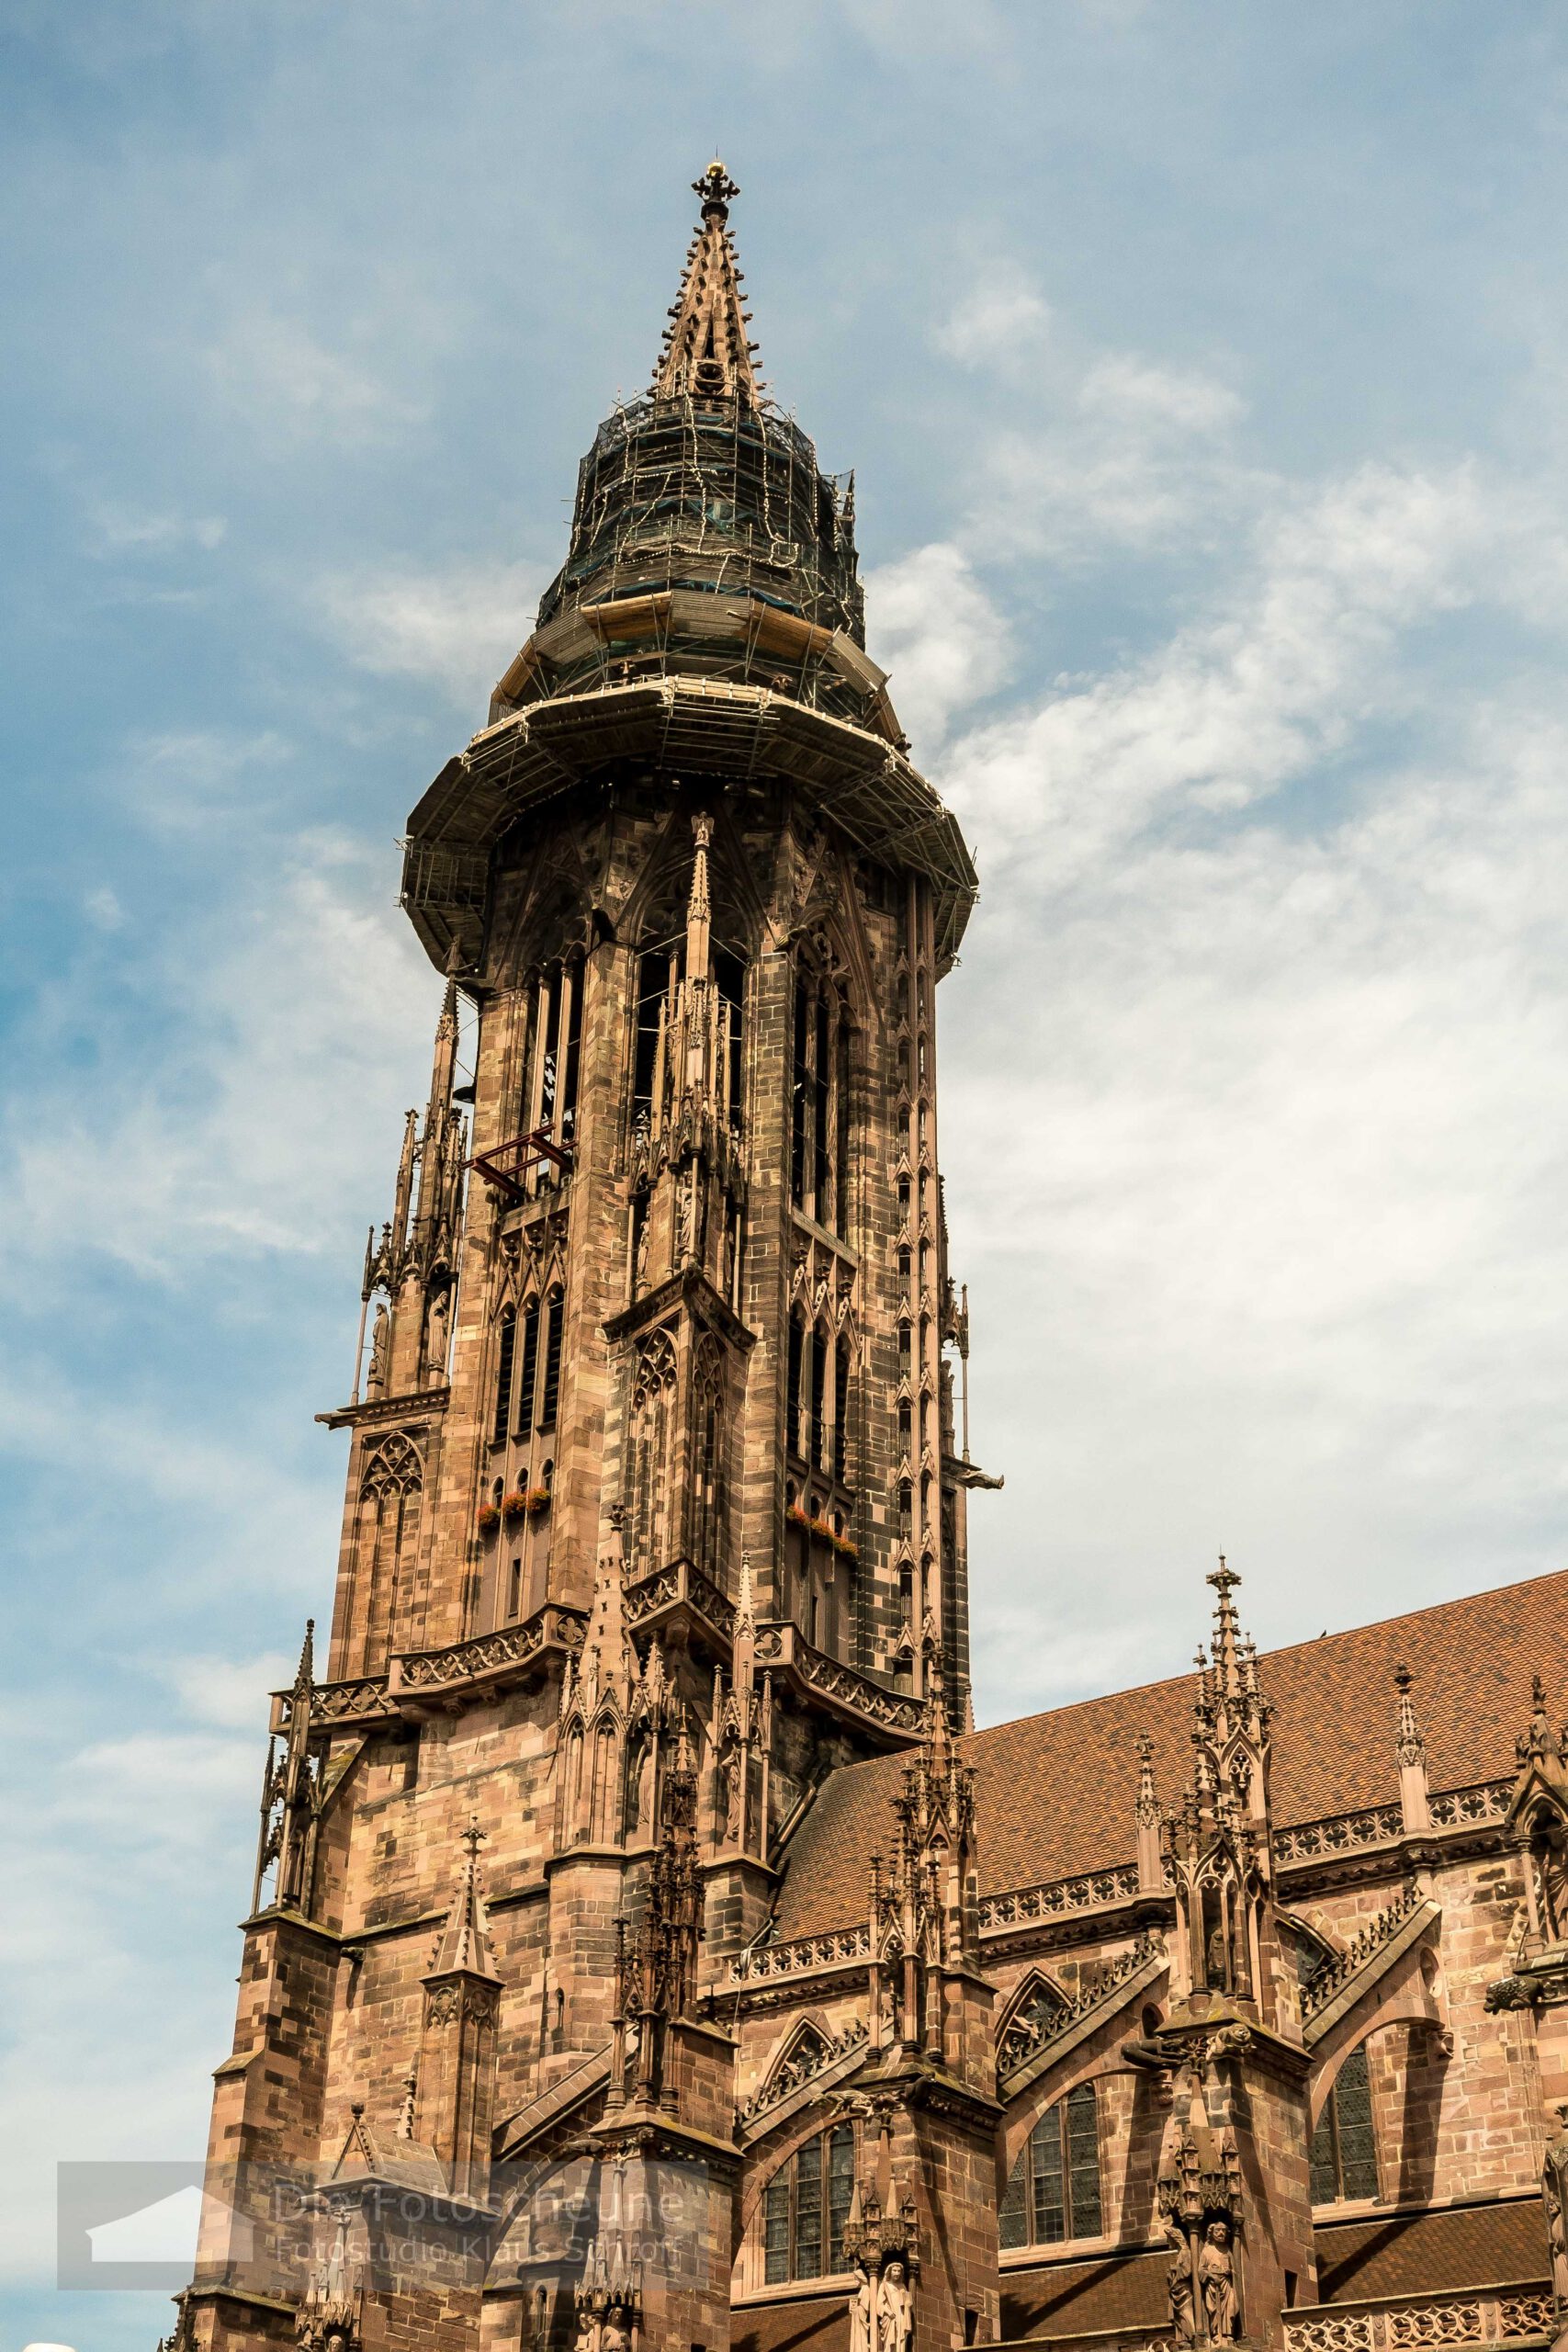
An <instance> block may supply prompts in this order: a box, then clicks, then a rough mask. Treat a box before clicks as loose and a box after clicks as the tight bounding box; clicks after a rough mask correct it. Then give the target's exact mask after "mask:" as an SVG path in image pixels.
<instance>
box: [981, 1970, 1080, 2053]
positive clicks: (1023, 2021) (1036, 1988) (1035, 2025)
mask: <svg viewBox="0 0 1568 2352" xmlns="http://www.w3.org/2000/svg"><path fill="white" fill-rule="evenodd" d="M1067 2007H1068V2002H1067V1999H1066V1995H1065V1994H1063V1993H1060V1992H1058V1991H1057V1989H1056V1987H1055V1985H1052V1984H1049V1983H1048V1982H1047V1981H1046V1979H1045V1978H1044V1977H1043V1976H1037V1977H1035V1978H1034V1980H1033V1982H1032V1984H1030V1985H1027V1986H1026V1987H1025V1989H1024V1991H1023V1993H1022V1995H1021V1997H1020V1998H1019V2000H1018V2001H1017V2003H1016V2004H1015V2006H1014V2007H1013V2010H1012V2013H1011V2015H1010V2017H1009V2018H1008V2019H1007V2021H1006V2023H1005V2024H1004V2025H1003V2027H1002V2030H1001V2033H1000V2035H999V2036H998V2043H997V2071H998V2074H1001V2075H1007V2074H1010V2072H1011V2071H1012V2069H1013V2068H1014V2067H1015V2066H1021V2065H1022V2064H1023V2063H1024V2061H1025V2060H1026V2059H1027V2058H1032V2056H1033V2054H1034V2052H1035V2051H1037V2050H1038V2049H1039V2048H1040V2046H1041V2044H1042V2042H1044V2041H1049V2040H1050V2038H1051V2035H1052V2034H1053V2033H1054V2032H1055V2029H1056V2025H1057V2023H1058V2021H1059V2019H1060V2018H1061V2017H1062V2014H1063V2012H1064V2011H1065V2010H1066V2008H1067Z"/></svg>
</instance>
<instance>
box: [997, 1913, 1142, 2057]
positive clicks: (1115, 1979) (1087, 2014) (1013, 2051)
mask: <svg viewBox="0 0 1568 2352" xmlns="http://www.w3.org/2000/svg"><path fill="white" fill-rule="evenodd" d="M1164 1958H1165V1938H1164V1937H1163V1936H1162V1935H1160V1934H1158V1933H1157V1932H1152V1933H1150V1934H1148V1935H1146V1936H1140V1937H1139V1938H1138V1940H1137V1942H1136V1943H1135V1944H1134V1945H1133V1947H1132V1949H1131V1951H1124V1952H1123V1953H1122V1957H1121V1959H1120V1960H1113V1961H1112V1962H1111V1965H1110V1966H1109V1967H1108V1968H1102V1969H1101V1970H1100V1973H1099V1974H1098V1975H1097V1976H1095V1977H1094V1978H1093V1979H1092V1980H1091V1981H1090V1983H1089V1984H1088V1985H1085V1986H1084V1989H1083V1991H1082V1992H1081V1993H1080V1994H1079V1995H1078V1996H1077V2000H1076V2001H1069V2002H1068V2003H1067V2004H1066V2007H1063V2008H1060V2009H1056V2010H1055V2011H1053V2013H1052V2015H1051V2017H1050V2018H1049V2020H1048V2021H1047V2023H1046V2024H1045V2027H1044V2029H1043V2031H1042V2032H1040V2033H1039V2034H1037V2035H1035V2036H1034V2037H1033V2038H1032V2040H1030V2041H1025V2040H1024V2038H1023V2036H1022V2034H1021V2032H1020V2031H1019V2030H1018V2029H1017V2028H1016V2027H1012V2028H1004V2030H1003V2032H1002V2038H1001V2044H1000V2048H999V2049H998V2060H997V2073H998V2077H999V2079H1000V2080H1001V2081H1003V2082H1007V2081H1009V2080H1010V2078H1011V2077H1012V2076H1013V2075H1016V2074H1018V2073H1019V2072H1020V2071H1021V2068H1023V2067H1025V2066H1032V2065H1033V2064H1035V2062H1036V2060H1037V2059H1040V2058H1042V2057H1043V2056H1045V2055H1046V2054H1047V2052H1050V2051H1051V2050H1052V2049H1054V2048H1055V2044H1056V2043H1057V2042H1059V2041H1063V2040H1064V2039H1065V2038H1066V2036H1068V2035H1069V2034H1071V2033H1072V2032H1073V2031H1074V2030H1075V2029H1076V2028H1077V2027H1078V2026H1080V2025H1081V2024H1082V2023H1083V2022H1084V2020H1085V2018H1091V2017H1093V2016H1094V2014H1095V2012H1096V2011H1097V2010H1099V2009H1102V2008H1104V2007H1106V2006H1107V2005H1108V2004H1110V2003H1111V2002H1112V2001H1113V2000H1114V1998H1115V1996H1116V1994H1117V1993H1118V1992H1119V1991H1120V1989H1121V1987H1122V1985H1125V1984H1127V1983H1128V1982H1129V1981H1130V1979H1132V1978H1133V1977H1134V1976H1138V1975H1141V1974H1142V1973H1143V1972H1144V1970H1145V1969H1146V1968H1147V1967H1148V1965H1149V1962H1151V1961H1156V1960H1158V1961H1163V1960H1164Z"/></svg>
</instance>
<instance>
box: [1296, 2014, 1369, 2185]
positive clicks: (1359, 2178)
mask: <svg viewBox="0 0 1568 2352" xmlns="http://www.w3.org/2000/svg"><path fill="white" fill-rule="evenodd" d="M1311 2161H1312V2201H1313V2203H1314V2205H1337V2204H1338V2203H1340V2201H1341V2200H1342V2199H1348V2198H1353V2197H1375V2196H1376V2195H1377V2193H1378V2150H1377V2141H1376V2138H1375V2136H1374V2134H1373V2131H1372V2086H1371V2077H1370V2076H1369V2075H1368V2072H1367V2045H1366V2043H1365V2042H1364V2041H1363V2042H1360V2043H1359V2044H1358V2046H1357V2047H1356V2048H1355V2049H1354V2050H1352V2051H1351V2052H1350V2055H1349V2056H1348V2058H1347V2059H1346V2061H1345V2064H1343V2065H1342V2066H1341V2067H1340V2069H1339V2072H1338V2074H1337V2076H1336V2077H1335V2083H1334V2088H1333V2089H1332V2090H1331V2091H1330V2092H1329V2094H1328V2097H1327V2098H1326V2099H1325V2101H1324V2104H1323V2112H1322V2114H1321V2115H1320V2116H1319V2117H1318V2119H1317V2129H1316V2131H1314V2133H1313V2135H1312V2159H1311Z"/></svg>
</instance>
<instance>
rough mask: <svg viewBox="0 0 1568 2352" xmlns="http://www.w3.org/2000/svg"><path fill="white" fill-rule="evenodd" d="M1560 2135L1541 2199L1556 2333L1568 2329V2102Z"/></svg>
mask: <svg viewBox="0 0 1568 2352" xmlns="http://www.w3.org/2000/svg"><path fill="white" fill-rule="evenodd" d="M1556 2114H1557V2136H1556V2138H1555V2139H1554V2140H1552V2141H1551V2142H1549V2143H1548V2145H1547V2151H1546V2162H1545V2164H1544V2165H1542V2167H1541V2177H1540V2198H1541V2205H1542V2207H1543V2209H1544V2214H1545V2220H1546V2242H1547V2248H1548V2251H1549V2254H1550V2256H1551V2299H1552V2302H1553V2305H1554V2306H1555V2309H1556V2314H1557V2326H1556V2333H1557V2335H1558V2336H1559V2338H1561V2336H1562V2334H1563V2332H1564V2329H1565V2327H1568V2103H1564V2104H1562V2105H1559V2107H1558V2108H1557V2109H1556Z"/></svg>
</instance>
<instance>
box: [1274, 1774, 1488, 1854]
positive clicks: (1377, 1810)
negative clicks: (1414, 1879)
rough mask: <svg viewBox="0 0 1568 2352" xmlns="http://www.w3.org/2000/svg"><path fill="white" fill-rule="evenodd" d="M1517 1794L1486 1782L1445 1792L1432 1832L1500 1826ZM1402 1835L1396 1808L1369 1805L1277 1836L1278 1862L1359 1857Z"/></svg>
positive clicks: (1436, 1802) (1436, 1805)
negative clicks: (1489, 1823)
mask: <svg viewBox="0 0 1568 2352" xmlns="http://www.w3.org/2000/svg"><path fill="white" fill-rule="evenodd" d="M1513 1792H1514V1783H1513V1781H1479V1782H1478V1783H1477V1784H1476V1785H1475V1786H1474V1787H1472V1788H1468V1789H1447V1790H1444V1791H1443V1792H1441V1793H1440V1794H1439V1795H1437V1796H1434V1797H1433V1798H1432V1799H1431V1803H1430V1810H1431V1815H1432V1826H1433V1828H1434V1829H1465V1828H1469V1827H1470V1826H1472V1824H1473V1823H1477V1822H1487V1821H1501V1820H1502V1818H1503V1815H1505V1814H1506V1812H1507V1810H1508V1802H1509V1799H1510V1798H1511V1797H1512V1795H1513ZM1403 1837H1404V1815H1403V1814H1402V1813H1401V1812H1400V1809H1399V1807H1398V1805H1396V1804H1377V1805H1366V1806H1363V1807H1362V1808H1361V1810H1360V1811H1359V1812H1357V1813H1337V1814H1334V1815H1330V1816H1329V1818H1328V1819H1326V1820H1324V1821H1303V1822H1298V1823H1297V1824H1296V1825H1295V1826H1293V1827H1292V1828H1290V1829H1276V1830H1275V1832H1274V1859H1275V1860H1276V1861H1279V1862H1314V1861H1319V1860H1326V1859H1328V1858H1330V1857H1332V1856H1333V1855H1336V1854H1351V1853H1357V1852H1359V1851H1360V1850H1361V1849H1364V1848H1366V1847H1368V1846H1393V1845H1396V1844H1397V1843H1398V1841H1399V1840H1400V1838H1403Z"/></svg>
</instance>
